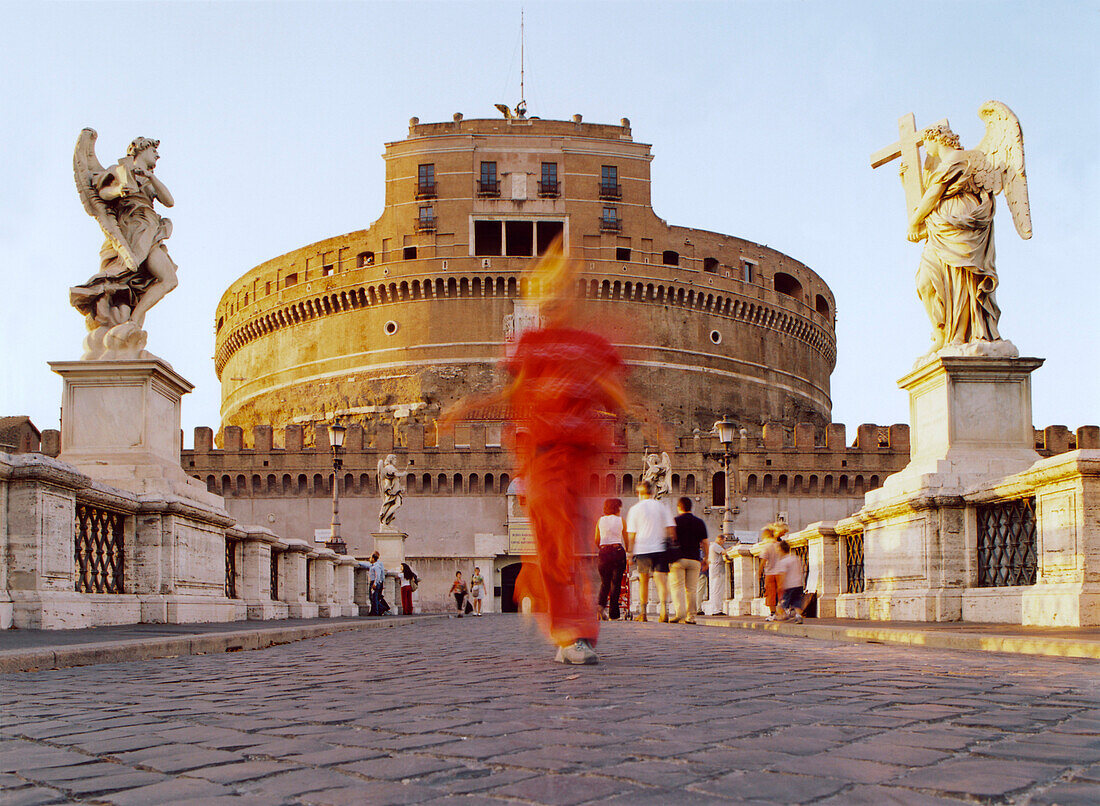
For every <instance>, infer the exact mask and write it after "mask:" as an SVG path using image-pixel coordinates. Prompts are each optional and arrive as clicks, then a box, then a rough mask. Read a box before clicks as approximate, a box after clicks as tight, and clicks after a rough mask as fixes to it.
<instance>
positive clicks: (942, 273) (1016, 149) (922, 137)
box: [871, 101, 1031, 357]
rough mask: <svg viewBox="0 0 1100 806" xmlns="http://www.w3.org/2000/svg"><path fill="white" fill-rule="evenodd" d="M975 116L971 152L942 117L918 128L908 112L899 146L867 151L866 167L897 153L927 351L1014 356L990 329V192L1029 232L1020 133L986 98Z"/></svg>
mask: <svg viewBox="0 0 1100 806" xmlns="http://www.w3.org/2000/svg"><path fill="white" fill-rule="evenodd" d="M978 115H979V116H980V117H981V119H982V120H984V121H985V126H986V129H985V136H984V137H983V138H982V141H981V143H979V144H978V147H977V148H976V149H974V150H963V148H962V146H961V144H960V142H959V137H958V135H956V134H955V133H954V132H953V131H951V128H950V127H949V126H948V124H947V121H946V120H945V121H941V122H940V123H937V124H935V125H933V126H929V127H927V128H925V129H923V130H922V131H920V132H917V131H915V128H914V126H913V116H912V115H907V116H906V117H904V118H902V119H901V121H900V125H899V128H900V129H901V138H900V140H899V141H898V143H896V144H895V145H894V146H888V147H887V148H885V149H883V150H882V151H880V152H877V153H876V154H875V155H872V157H871V165H872V167H875V168H877V167H878V166H879V165H882V164H884V163H885V162H889V161H890V160H891V159H893V158H895V157H899V156H900V157H902V163H901V177H902V184H903V186H904V187H905V191H906V202H907V207H908V218H909V228H908V233H907V237H908V239H909V240H910V241H912V242H914V243H916V242H918V241H922V240H923V241H925V246H924V251H923V252H922V253H921V258H920V264H919V266H918V267H917V295H918V296H919V297H920V300H921V302H922V303H923V304H924V308H925V310H926V311H927V313H928V318H929V319H931V320H932V349H931V352H932V353H940V354H943V353H950V354H955V355H998V356H1002V357H1015V356H1016V355H1017V352H1016V348H1015V347H1014V346H1013V345H1012V344H1011V342H1007V341H1004V340H1002V339H1001V335H1000V331H999V330H998V329H997V322H998V319H999V318H1000V315H1001V310H1000V308H999V307H998V306H997V300H996V296H995V293H994V292H995V291H996V288H997V271H996V265H995V253H994V248H993V213H994V207H995V203H994V197H995V196H996V194H998V193H1001V192H1003V193H1004V195H1005V198H1006V200H1007V201H1008V207H1009V210H1010V211H1011V212H1012V220H1013V222H1014V223H1015V225H1016V231H1017V232H1018V233H1019V234H1020V237H1021V238H1024V239H1027V238H1030V237H1031V211H1030V208H1029V206H1028V198H1027V176H1026V174H1025V172H1024V138H1023V133H1022V132H1021V130H1020V122H1019V120H1017V118H1016V116H1015V115H1014V114H1013V113H1012V110H1011V109H1009V108H1008V107H1007V106H1005V105H1004V104H1002V103H1000V102H999V101H988V102H986V103H985V104H983V105H982V107H981V109H979V110H978ZM922 144H923V146H924V150H925V154H926V155H927V156H926V159H925V161H924V170H923V172H922V171H921V165H920V160H919V155H918V152H917V147H918V146H920V145H922Z"/></svg>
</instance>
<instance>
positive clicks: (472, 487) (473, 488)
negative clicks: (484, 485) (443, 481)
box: [467, 473, 481, 495]
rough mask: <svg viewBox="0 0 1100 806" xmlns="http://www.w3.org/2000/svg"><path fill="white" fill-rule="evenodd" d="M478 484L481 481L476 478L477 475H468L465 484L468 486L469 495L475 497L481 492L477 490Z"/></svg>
mask: <svg viewBox="0 0 1100 806" xmlns="http://www.w3.org/2000/svg"><path fill="white" fill-rule="evenodd" d="M480 482H481V479H480V478H478V475H477V473H471V474H470V478H469V479H468V480H467V484H468V485H469V487H468V488H467V489H468V490H469V492H470V494H471V495H476V494H477V493H479V492H480V491H481V490H480V488H479V485H480Z"/></svg>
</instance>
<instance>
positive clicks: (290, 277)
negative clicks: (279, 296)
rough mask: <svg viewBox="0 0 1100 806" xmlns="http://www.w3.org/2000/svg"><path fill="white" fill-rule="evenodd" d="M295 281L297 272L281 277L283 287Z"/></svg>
mask: <svg viewBox="0 0 1100 806" xmlns="http://www.w3.org/2000/svg"><path fill="white" fill-rule="evenodd" d="M296 282H298V272H294V273H292V274H288V275H287V276H286V277H284V278H283V288H290V287H291V286H292V285H294V284H295V283H296Z"/></svg>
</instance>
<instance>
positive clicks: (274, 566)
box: [271, 551, 279, 601]
mask: <svg viewBox="0 0 1100 806" xmlns="http://www.w3.org/2000/svg"><path fill="white" fill-rule="evenodd" d="M278 598H279V553H278V552H277V551H273V552H271V600H272V601H275V600H276V599H278Z"/></svg>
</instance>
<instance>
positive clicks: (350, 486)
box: [342, 473, 355, 493]
mask: <svg viewBox="0 0 1100 806" xmlns="http://www.w3.org/2000/svg"><path fill="white" fill-rule="evenodd" d="M354 489H355V476H354V475H353V474H351V473H345V474H344V489H343V491H342V492H344V493H350V492H352V491H353V490H354Z"/></svg>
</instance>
